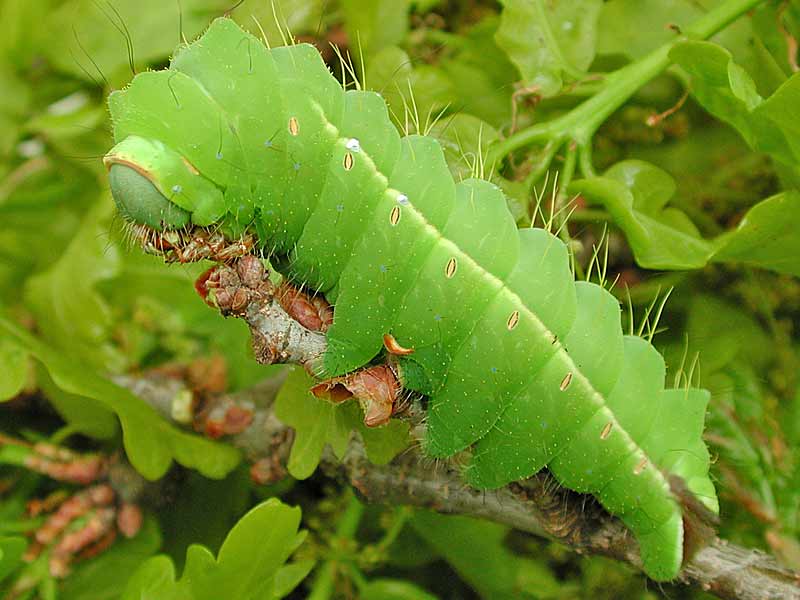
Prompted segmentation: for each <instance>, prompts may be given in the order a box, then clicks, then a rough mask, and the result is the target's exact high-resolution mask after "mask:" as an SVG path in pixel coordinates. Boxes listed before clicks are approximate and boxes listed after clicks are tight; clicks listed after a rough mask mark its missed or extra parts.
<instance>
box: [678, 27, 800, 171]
mask: <svg viewBox="0 0 800 600" xmlns="http://www.w3.org/2000/svg"><path fill="white" fill-rule="evenodd" d="M670 58H671V59H672V60H673V61H675V63H676V64H678V65H680V66H681V67H683V69H685V70H686V71H687V72H688V73H689V75H690V76H691V77H692V93H693V94H694V96H695V97H696V98H697V100H698V102H700V104H701V105H702V106H703V108H705V109H706V110H707V111H708V112H710V113H711V114H712V115H714V116H715V117H717V118H719V119H721V120H723V121H725V122H726V123H729V124H730V125H732V126H733V127H734V128H736V130H737V131H738V132H739V133H740V134H741V136H742V137H743V138H744V139H745V141H747V143H748V144H749V145H750V146H751V147H752V148H753V149H754V150H758V151H760V152H765V153H767V154H769V155H770V156H772V158H774V159H775V160H776V161H778V162H780V163H783V164H784V165H785V166H786V167H789V168H790V169H792V170H793V171H794V172H795V174H797V173H798V170H797V166H798V165H799V164H800V124H798V121H797V119H796V118H795V111H796V108H797V106H800V73H797V74H795V75H793V76H792V77H790V78H789V79H788V80H786V82H785V83H784V84H783V85H781V86H780V87H779V88H778V89H777V90H776V91H775V93H774V94H772V95H771V96H770V97H769V98H767V99H763V98H762V97H761V96H760V95H759V94H758V92H757V91H756V88H755V84H754V83H753V80H752V78H751V77H750V75H749V74H748V73H747V72H746V71H745V70H744V69H742V67H740V66H739V65H738V64H736V63H735V62H734V61H733V57H732V56H731V53H730V52H728V51H727V50H726V49H724V48H722V47H721V46H718V45H717V44H713V43H711V42H681V43H680V44H677V45H676V46H675V47H674V48H673V49H672V50H671V51H670Z"/></svg>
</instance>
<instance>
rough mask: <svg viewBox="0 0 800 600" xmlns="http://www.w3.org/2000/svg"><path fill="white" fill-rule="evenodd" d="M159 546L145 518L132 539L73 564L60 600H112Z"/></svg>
mask: <svg viewBox="0 0 800 600" xmlns="http://www.w3.org/2000/svg"><path fill="white" fill-rule="evenodd" d="M160 545H161V534H160V533H159V530H158V525H157V523H156V522H155V520H154V519H145V521H144V523H143V525H142V529H141V530H140V531H139V533H137V534H136V536H135V537H133V538H131V539H127V540H126V539H123V540H121V541H117V542H116V543H115V544H114V545H113V546H111V548H109V549H108V550H106V551H105V552H103V553H102V554H100V555H99V556H97V557H95V558H92V559H91V560H87V561H82V562H79V563H77V564H76V565H75V567H74V569H73V571H72V573H71V574H70V576H69V577H68V578H67V580H66V581H65V582H64V585H63V587H62V588H61V594H60V595H59V598H60V600H113V599H115V598H119V597H120V596H121V595H122V592H123V591H124V590H125V586H126V584H127V581H128V579H129V578H130V575H131V573H133V572H134V571H135V570H136V569H138V568H139V566H140V565H141V564H142V563H143V562H144V561H145V560H147V559H148V558H149V557H150V556H152V555H153V554H154V553H155V552H156V551H157V550H158V548H159V546H160Z"/></svg>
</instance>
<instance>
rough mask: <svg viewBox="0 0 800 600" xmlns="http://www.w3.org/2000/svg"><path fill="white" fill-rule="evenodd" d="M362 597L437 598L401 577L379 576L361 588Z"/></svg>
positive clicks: (387, 599)
mask: <svg viewBox="0 0 800 600" xmlns="http://www.w3.org/2000/svg"><path fill="white" fill-rule="evenodd" d="M361 597H362V598H370V599H371V600H437V599H436V596H434V595H433V594H430V593H428V592H426V591H425V590H423V589H422V588H421V587H419V586H417V585H414V584H413V583H411V582H410V581H405V580H403V579H391V578H389V577H381V578H379V579H373V580H372V581H370V582H369V583H368V584H367V585H365V586H364V587H363V588H362V589H361Z"/></svg>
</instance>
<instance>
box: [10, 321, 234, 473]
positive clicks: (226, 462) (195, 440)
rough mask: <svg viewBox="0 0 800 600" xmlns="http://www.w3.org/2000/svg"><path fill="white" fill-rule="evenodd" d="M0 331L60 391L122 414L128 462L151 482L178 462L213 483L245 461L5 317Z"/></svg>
mask: <svg viewBox="0 0 800 600" xmlns="http://www.w3.org/2000/svg"><path fill="white" fill-rule="evenodd" d="M0 332H2V333H3V334H4V335H5V336H9V337H10V338H11V339H12V340H13V341H14V342H15V343H17V344H19V345H20V346H22V347H24V348H25V349H26V350H27V351H28V352H29V353H30V354H31V355H32V356H34V357H35V358H36V359H37V360H38V361H39V362H41V363H42V364H43V365H44V366H45V367H46V368H47V370H48V372H49V374H50V377H51V378H52V379H53V381H54V382H55V384H56V385H57V386H58V387H59V388H61V389H62V390H64V391H65V392H67V393H69V394H74V395H77V396H82V397H86V398H90V399H92V400H95V401H97V402H98V403H100V404H101V405H103V406H104V407H105V408H106V409H107V410H109V411H113V412H114V413H116V415H117V416H118V417H119V420H120V423H121V425H122V433H123V443H124V445H125V450H126V452H127V455H128V459H129V460H130V462H131V464H132V465H133V466H134V467H135V468H136V470H137V471H139V472H140V473H141V474H142V475H144V476H145V477H146V478H148V479H158V478H159V477H161V476H162V475H164V473H165V472H166V471H167V469H168V468H169V466H170V463H171V461H172V460H173V459H174V460H177V461H178V462H179V463H180V464H182V465H184V466H186V467H190V468H194V469H197V470H198V471H200V472H201V473H203V474H204V475H205V476H207V477H212V478H220V477H223V476H225V474H226V473H228V472H229V471H230V470H231V469H233V468H234V467H235V466H236V465H237V463H238V462H239V459H240V455H239V452H238V451H237V450H235V449H234V448H232V447H230V446H226V445H223V444H219V443H216V442H212V441H211V440H207V439H204V438H201V437H199V436H196V435H194V434H191V433H186V432H183V431H180V430H178V429H176V428H174V427H173V426H172V425H170V424H168V423H167V422H166V421H164V420H163V419H162V418H161V417H160V416H159V415H158V413H156V411H155V410H154V409H153V408H151V407H150V406H149V405H147V404H146V403H144V402H143V401H142V400H140V399H139V398H137V397H136V396H135V395H133V394H132V393H131V392H129V391H128V390H126V389H125V388H122V387H119V386H118V385H116V384H114V383H112V382H111V381H109V380H108V379H106V378H104V377H102V376H100V375H98V374H97V373H95V372H93V371H91V370H87V368H86V367H85V366H84V365H82V364H81V363H79V362H75V361H73V360H72V359H71V358H70V357H68V356H66V355H64V354H63V353H61V352H58V351H56V350H54V349H53V348H51V347H49V346H47V345H46V344H44V343H43V342H41V341H39V340H37V339H36V338H34V337H33V336H32V335H30V334H29V333H28V332H26V331H24V330H22V329H21V328H19V327H18V326H17V325H15V324H13V323H11V322H10V321H8V320H7V319H5V318H0Z"/></svg>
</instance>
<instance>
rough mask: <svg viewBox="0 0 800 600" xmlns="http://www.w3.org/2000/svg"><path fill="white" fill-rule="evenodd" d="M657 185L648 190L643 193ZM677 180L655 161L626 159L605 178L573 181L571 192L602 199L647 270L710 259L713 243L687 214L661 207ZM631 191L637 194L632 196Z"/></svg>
mask: <svg viewBox="0 0 800 600" xmlns="http://www.w3.org/2000/svg"><path fill="white" fill-rule="evenodd" d="M648 184H655V187H654V188H652V189H650V190H649V192H648V193H647V194H646V195H642V194H641V192H642V190H644V189H647V188H646V186H647V185H648ZM674 189H675V184H674V183H673V182H672V181H671V178H669V175H667V174H666V173H664V172H663V171H661V170H660V169H658V168H657V167H655V166H653V165H649V164H647V163H644V162H642V161H636V160H630V161H624V162H621V163H618V164H617V165H615V166H613V167H611V169H609V170H608V171H606V173H605V175H604V176H603V177H592V178H589V179H582V180H579V181H576V182H574V183H573V184H572V185H571V186H570V192H571V193H580V194H582V195H583V196H584V197H585V198H586V199H587V200H589V201H590V202H595V203H598V204H602V205H603V206H605V208H606V209H607V210H608V212H609V213H610V214H611V217H612V218H613V219H614V222H615V223H616V224H617V225H618V226H619V227H620V228H621V229H622V230H623V231H624V232H625V236H626V237H627V239H628V243H629V244H630V246H631V249H632V250H633V253H634V255H635V257H636V262H637V263H638V264H639V265H641V266H643V267H646V268H649V269H697V268H700V267H702V266H703V265H705V264H706V262H707V261H708V258H709V256H710V255H711V252H712V246H711V245H710V244H709V243H708V242H706V241H705V240H703V239H702V238H701V237H700V235H699V232H698V231H697V229H696V228H695V227H694V225H692V223H691V222H690V221H689V220H688V218H687V217H686V215H684V214H683V213H681V212H680V211H677V210H675V209H671V208H666V209H662V208H661V207H663V206H664V204H665V203H666V201H667V200H668V199H669V197H670V196H671V195H672V192H673V191H674ZM634 190H635V191H638V192H639V193H640V198H639V199H637V198H636V197H635V196H634Z"/></svg>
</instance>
